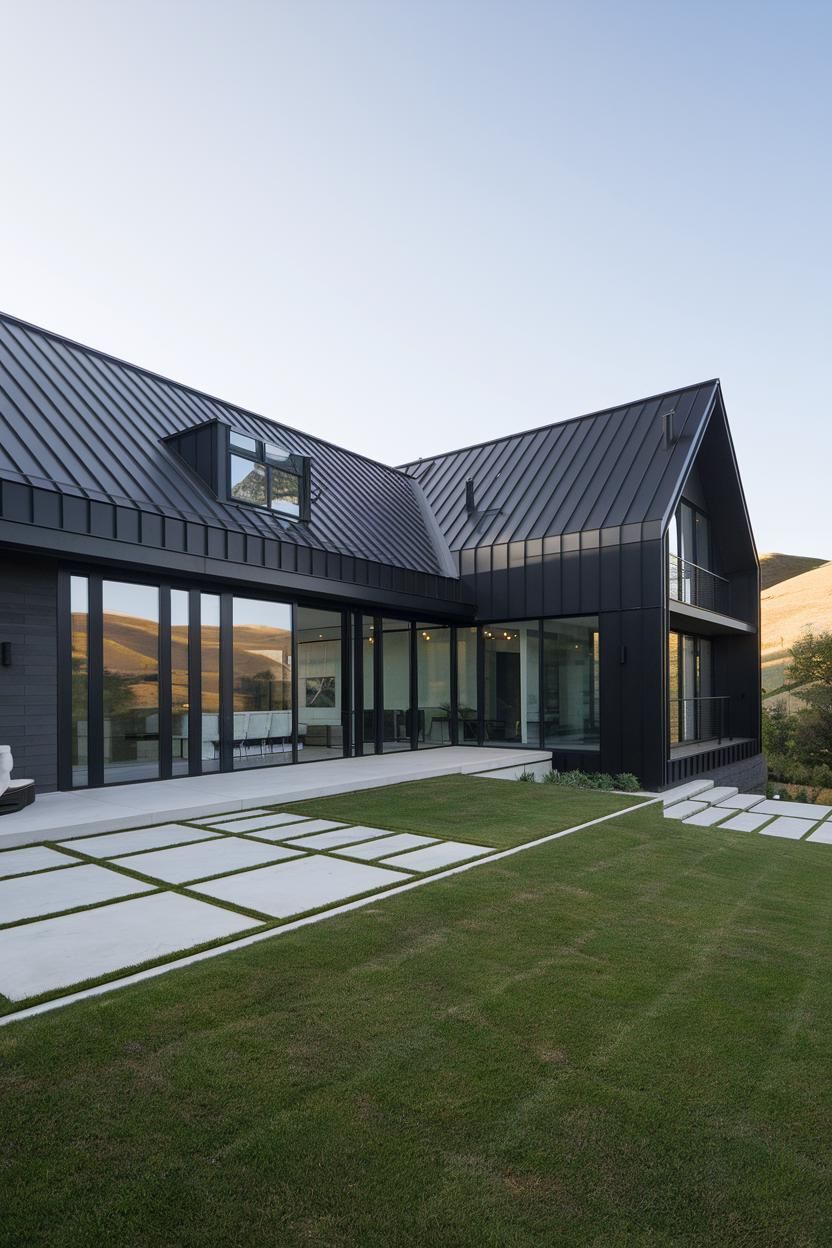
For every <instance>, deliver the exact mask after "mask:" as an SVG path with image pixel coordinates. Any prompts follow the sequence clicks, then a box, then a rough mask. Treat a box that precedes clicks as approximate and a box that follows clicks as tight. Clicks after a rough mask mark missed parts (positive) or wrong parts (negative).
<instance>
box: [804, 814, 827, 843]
mask: <svg viewBox="0 0 832 1248" xmlns="http://www.w3.org/2000/svg"><path fill="white" fill-rule="evenodd" d="M807 840H810V841H819V842H820V843H821V844H822V845H832V819H829V820H828V821H827V822H826V823H822V824H821V825H820V827H819V828H817V829H816V831H814V832H813V833H812V835H811V836H810V837H807Z"/></svg>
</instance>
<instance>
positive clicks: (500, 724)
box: [483, 620, 540, 746]
mask: <svg viewBox="0 0 832 1248" xmlns="http://www.w3.org/2000/svg"><path fill="white" fill-rule="evenodd" d="M483 648H484V652H485V695H484V696H485V706H484V729H485V740H486V741H489V742H493V743H494V744H498V743H500V742H505V743H507V744H512V745H515V744H517V745H532V746H536V745H539V744H540V693H539V689H540V685H539V670H540V668H539V661H540V660H539V649H540V625H539V622H538V621H537V620H534V621H532V622H531V623H528V622H511V623H507V624H488V625H486V626H485V627H484V628H483Z"/></svg>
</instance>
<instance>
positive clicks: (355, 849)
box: [335, 832, 436, 861]
mask: <svg viewBox="0 0 832 1248" xmlns="http://www.w3.org/2000/svg"><path fill="white" fill-rule="evenodd" d="M435 843H436V837H435V836H418V835H417V834H416V833H415V832H401V833H399V835H398V836H383V837H382V838H381V840H380V841H365V842H364V844H363V845H352V846H350V847H348V848H347V849H336V851H335V852H336V854H339V855H343V856H344V857H345V858H364V859H366V860H367V861H371V860H372V859H373V858H383V857H384V856H385V854H398V853H401V852H402V851H403V850H405V849H419V848H420V847H421V846H422V845H433V844H435Z"/></svg>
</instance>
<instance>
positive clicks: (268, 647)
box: [232, 598, 303, 769]
mask: <svg viewBox="0 0 832 1248" xmlns="http://www.w3.org/2000/svg"><path fill="white" fill-rule="evenodd" d="M233 620H234V637H233V671H234V688H233V699H234V712H233V713H234V719H233V741H232V757H233V760H234V767H235V769H236V768H240V767H262V766H263V765H264V764H278V763H291V762H292V608H291V607H290V606H289V605H288V604H286V603H280V602H262V601H259V600H257V599H253V598H235V599H234V615H233ZM298 748H299V749H302V748H303V741H299V743H298Z"/></svg>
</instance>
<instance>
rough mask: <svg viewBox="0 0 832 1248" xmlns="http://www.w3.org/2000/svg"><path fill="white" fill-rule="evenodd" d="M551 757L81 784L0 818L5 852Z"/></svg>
mask: <svg viewBox="0 0 832 1248" xmlns="http://www.w3.org/2000/svg"><path fill="white" fill-rule="evenodd" d="M550 760H551V753H550V752H549V751H546V750H513V749H512V750H507V749H499V748H496V749H495V748H493V747H488V746H446V747H444V748H440V749H435V750H415V751H409V750H408V751H403V752H400V753H396V754H378V755H376V754H370V755H366V756H365V757H363V758H343V759H341V758H339V759H330V760H327V761H325V762H319V763H296V764H294V765H291V764H288V765H284V766H278V767H264V768H257V769H254V768H250V769H248V770H244V771H237V772H231V773H223V774H220V773H213V774H211V775H207V776H184V777H181V778H180V779H177V780H162V781H159V780H153V781H146V782H142V783H139V784H121V785H111V786H108V787H107V788H102V789H79V790H76V791H75V792H72V793H45V794H43V795H42V796H40V797H38V798H37V800H36V802H35V804H34V805H33V806H29V807H27V808H26V809H25V810H22V811H20V812H19V813H18V814H15V815H4V816H3V817H2V818H0V849H8V848H10V847H12V846H17V845H33V844H36V843H37V842H39V841H55V840H58V839H60V838H62V837H67V836H72V835H78V833H79V830H83V831H86V832H89V833H90V834H92V833H97V832H117V831H121V830H122V829H124V828H135V827H139V826H141V825H147V824H154V823H162V822H164V821H165V820H168V819H171V820H178V819H197V818H200V817H204V816H206V815H214V814H219V813H220V812H224V811H232V812H233V811H237V810H247V809H248V808H249V807H254V806H265V805H273V804H276V803H280V804H285V803H287V802H299V801H304V800H306V799H307V798H314V797H330V796H332V795H333V794H336V793H352V792H355V791H357V790H359V789H373V788H378V787H380V786H382V785H386V784H402V783H404V782H405V781H408V780H428V779H432V778H433V777H436V776H448V775H457V774H462V775H473V774H475V773H477V772H483V771H499V770H501V769H504V768H512V769H517V770H521V769H522V768H523V767H529V768H531V767H532V766H533V765H534V764H536V763H537V764H541V763H543V764H547V763H548V762H549V761H550Z"/></svg>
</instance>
